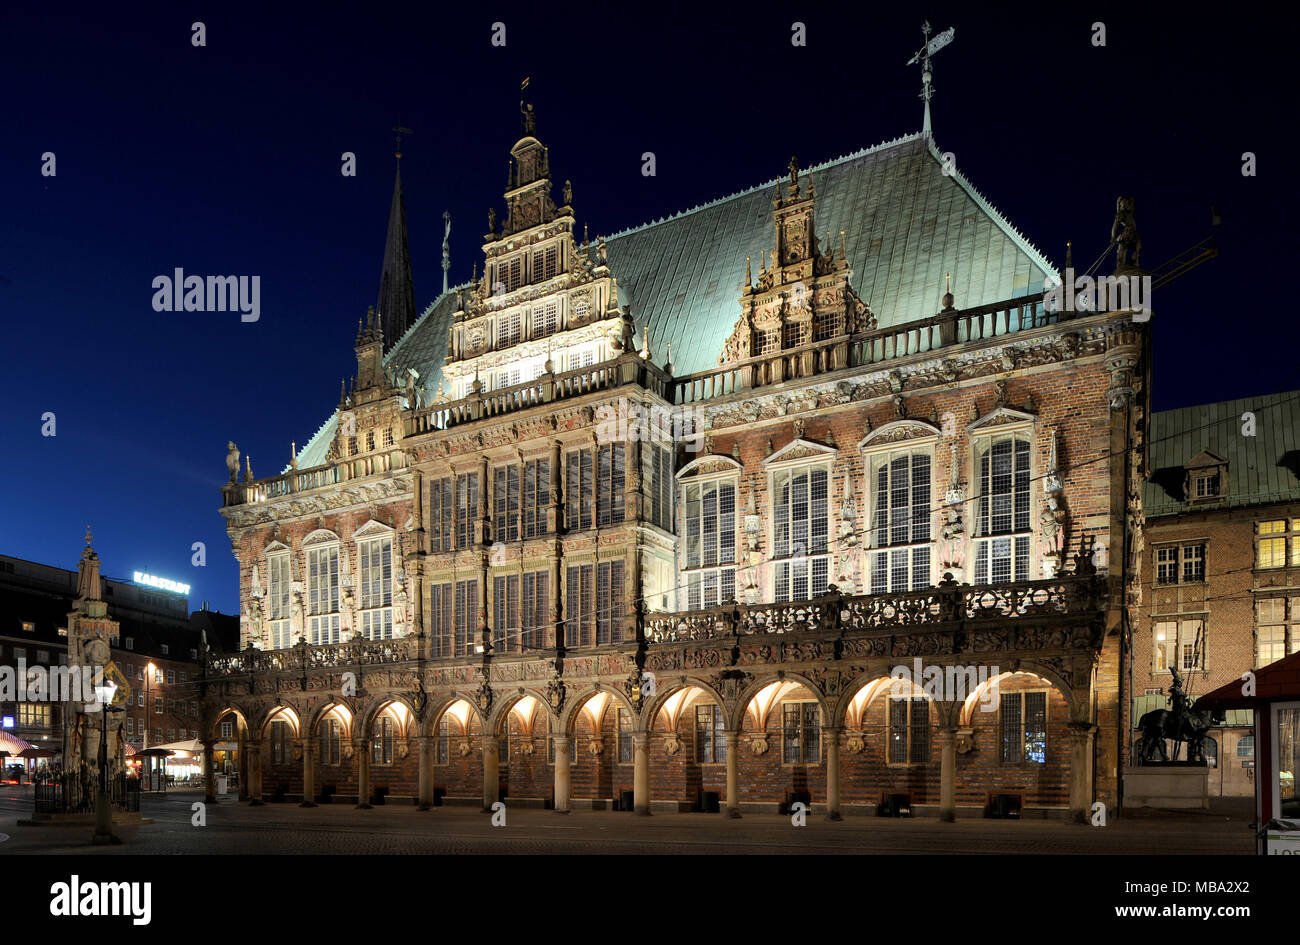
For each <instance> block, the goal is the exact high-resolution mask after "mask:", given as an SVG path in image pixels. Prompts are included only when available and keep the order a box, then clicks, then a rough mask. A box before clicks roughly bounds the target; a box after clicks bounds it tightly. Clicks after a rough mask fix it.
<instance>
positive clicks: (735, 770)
mask: <svg viewBox="0 0 1300 945" xmlns="http://www.w3.org/2000/svg"><path fill="white" fill-rule="evenodd" d="M726 740H727V816H728V817H731V818H736V817H739V816H740V768H739V765H740V732H738V731H732V730H730V729H728V730H727V732H726Z"/></svg>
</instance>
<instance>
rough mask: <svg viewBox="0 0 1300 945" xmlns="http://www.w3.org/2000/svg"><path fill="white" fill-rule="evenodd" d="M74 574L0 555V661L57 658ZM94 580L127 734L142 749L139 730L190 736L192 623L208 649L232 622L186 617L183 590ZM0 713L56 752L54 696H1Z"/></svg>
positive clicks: (194, 726) (214, 616)
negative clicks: (126, 695) (106, 620)
mask: <svg viewBox="0 0 1300 945" xmlns="http://www.w3.org/2000/svg"><path fill="white" fill-rule="evenodd" d="M88 547H89V546H88ZM77 579H78V572H77V571H75V570H67V569H65V568H57V567H52V566H50V565H44V564H38V563H36V562H32V561H25V560H23V559H21V558H14V557H10V556H8V555H0V663H2V664H3V665H7V666H15V667H16V666H17V662H18V660H20V659H23V660H25V661H26V663H27V665H28V666H38V665H39V666H62V665H66V664H67V657H68V617H69V614H70V612H72V611H73V603H74V601H75V600H76V599H77ZM102 584H103V591H102V593H103V599H104V601H105V603H106V604H107V611H108V616H109V617H110V618H112V619H113V620H115V621H116V622H117V623H118V625H119V635H118V637H117V639H116V640H114V641H113V642H112V644H111V654H112V659H113V661H114V662H115V663H116V664H117V665H118V667H119V668H120V669H121V670H122V672H123V674H124V675H126V676H127V677H128V678H129V680H130V683H131V686H132V689H133V693H132V701H131V705H130V707H128V709H127V711H126V714H125V716H124V717H123V719H122V722H123V724H124V726H125V735H126V739H127V742H128V743H129V744H131V745H133V746H134V747H136V748H144V747H146V745H145V739H146V737H147V738H148V742H149V744H161V743H163V742H166V741H174V740H178V739H180V738H194V737H197V730H198V718H199V714H198V695H199V691H198V682H197V674H198V668H199V665H200V658H199V657H200V646H201V641H202V632H201V631H202V630H206V632H207V639H208V642H209V644H210V645H211V646H213V647H214V648H215V649H217V650H218V651H221V650H223V649H224V650H230V649H233V648H235V646H236V645H237V642H236V637H237V632H238V625H237V621H236V620H235V618H233V617H228V616H226V615H223V614H220V613H216V612H213V611H208V610H206V609H203V610H200V611H196V612H195V613H194V614H193V616H191V615H190V613H189V605H188V601H187V600H186V598H185V597H184V596H181V595H178V594H174V593H171V592H168V591H162V590H157V589H155V588H151V587H144V586H141V585H137V584H132V583H129V582H126V581H118V580H112V579H108V578H105V579H104V580H103V582H102ZM150 667H152V672H150V671H149V668H150ZM146 677H147V678H146ZM0 717H2V718H4V719H13V723H14V724H13V727H12V728H11V729H9V731H11V732H12V733H14V734H15V735H17V736H18V737H20V738H22V739H24V740H25V741H28V742H30V743H32V744H33V745H36V746H38V747H48V748H49V749H51V750H54V751H58V750H60V748H61V745H62V739H63V719H62V717H61V709H60V705H59V703H58V702H57V701H37V702H17V701H13V702H7V703H3V704H0ZM146 732H148V735H147V736H146ZM169 733H170V734H169Z"/></svg>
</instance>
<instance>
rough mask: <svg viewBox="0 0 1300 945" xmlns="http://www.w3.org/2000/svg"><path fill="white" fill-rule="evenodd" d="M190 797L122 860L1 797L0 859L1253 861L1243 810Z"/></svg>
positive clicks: (81, 833)
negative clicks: (1080, 812) (622, 806)
mask: <svg viewBox="0 0 1300 945" xmlns="http://www.w3.org/2000/svg"><path fill="white" fill-rule="evenodd" d="M202 799H203V798H202V794H201V793H198V792H185V791H178V792H174V793H171V794H168V795H167V796H165V797H150V796H146V797H145V798H144V799H143V802H142V804H141V809H142V812H143V813H144V815H145V816H146V817H149V818H152V819H153V820H154V823H152V824H148V825H142V826H137V827H123V828H120V829H119V835H120V836H121V837H122V839H123V840H124V841H126V842H125V843H124V844H123V845H122V846H119V847H92V846H91V845H90V843H89V839H90V828H89V827H80V826H78V827H58V828H54V827H19V826H16V825H15V822H16V821H17V820H18V819H20V818H27V817H29V816H30V813H31V789H30V788H26V789H24V790H22V791H19V790H16V789H14V788H12V787H8V788H6V789H5V790H4V791H3V792H0V832H3V833H6V834H8V835H9V839H8V840H6V841H4V842H0V853H78V854H87V853H94V854H105V855H108V854H113V855H117V854H165V853H170V854H185V853H200V854H220V853H238V854H300V853H310V854H319V853H340V854H375V853H378V854H385V853H412V854H416V853H423V854H428V853H442V854H465V853H567V854H593V853H594V854H608V853H633V854H646V853H678V854H680V853H813V854H819V853H820V854H825V853H885V854H907V853H913V854H917V853H919V854H927V853H928V854H933V853H966V854H972V853H1063V854H1094V853H1102V854H1105V853H1128V854H1251V853H1253V852H1254V841H1253V838H1252V833H1251V831H1250V829H1249V827H1248V825H1249V822H1250V815H1249V813H1248V810H1247V809H1246V808H1245V807H1244V806H1243V805H1241V804H1227V805H1224V806H1223V809H1222V810H1218V811H1216V812H1213V813H1198V814H1176V813H1168V814H1158V813H1153V812H1140V813H1138V814H1135V815H1133V816H1130V817H1126V818H1124V819H1123V820H1122V821H1121V820H1115V821H1112V823H1111V825H1110V826H1108V827H1105V828H1094V827H1082V826H1074V825H1069V824H1064V823H1060V822H1055V821H992V820H982V819H969V820H958V821H957V822H956V823H952V824H942V823H939V822H938V821H936V820H930V819H925V818H918V819H909V820H892V819H883V818H875V817H849V818H847V819H846V820H844V821H841V822H839V823H829V822H827V821H826V820H824V819H822V817H820V816H819V815H815V814H814V815H810V816H809V817H808V820H807V826H805V827H795V826H793V825H792V824H791V821H790V818H789V817H783V816H778V815H770V814H769V815H746V816H745V817H744V818H742V819H741V820H726V819H724V818H723V817H721V816H720V815H717V814H656V815H654V816H651V817H638V816H637V815H635V814H629V813H614V812H609V811H576V812H574V813H572V814H568V815H561V814H556V813H554V812H553V811H548V810H536V809H522V808H521V809H518V810H509V809H507V822H506V825H505V826H503V827H493V826H492V824H491V818H490V817H489V816H488V815H486V814H483V813H480V812H479V811H477V810H475V809H472V808H460V807H442V808H435V809H433V810H430V811H417V810H416V809H415V808H413V807H409V806H391V807H376V808H374V809H373V810H369V811H359V810H356V809H354V808H353V807H352V806H351V805H336V806H322V807H317V808H300V807H298V806H297V805H291V804H267V805H264V806H262V807H250V806H249V805H248V804H247V803H240V802H239V801H236V800H234V799H224V800H222V801H221V802H220V803H218V804H216V805H212V806H209V807H208V808H207V826H205V827H194V826H191V823H190V821H191V817H192V812H191V805H192V804H194V803H195V802H198V801H202Z"/></svg>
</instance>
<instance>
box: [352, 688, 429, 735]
mask: <svg viewBox="0 0 1300 945" xmlns="http://www.w3.org/2000/svg"><path fill="white" fill-rule="evenodd" d="M394 706H401V707H402V710H403V711H401V712H397V711H395V710H394V709H393V707H394ZM385 712H388V713H389V714H390V715H391V716H392V718H393V721H394V722H396V723H397V726H398V731H397V732H396V734H397V736H398V737H400V738H407V737H409V736H412V735H415V734H416V731H417V727H418V721H417V717H416V714H415V706H413V705H411V702H410V700H408V699H407V698H406V697H405V696H401V695H397V694H396V693H394V694H388V695H383V696H377V697H376V698H374V699H372V700H370V704H369V706H368V707H367V708H366V710H365V711H364V712H363V713H359V715H358V718H359V719H360V721H361V725H360V726H359V728H360V732H359V734H358V733H356V732H355V731H354V735H356V736H357V737H360V738H369V737H370V735H371V729H373V728H374V725H375V722H376V721H377V720H378V719H379V717H380V716H381V715H383V714H384V713H385Z"/></svg>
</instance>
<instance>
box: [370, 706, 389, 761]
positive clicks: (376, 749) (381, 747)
mask: <svg viewBox="0 0 1300 945" xmlns="http://www.w3.org/2000/svg"><path fill="white" fill-rule="evenodd" d="M370 760H371V762H373V763H374V764H377V765H391V764H392V763H393V720H392V718H391V717H389V716H387V715H384V716H380V717H379V718H378V719H376V720H375V733H374V735H373V736H372V739H371V755H370Z"/></svg>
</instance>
